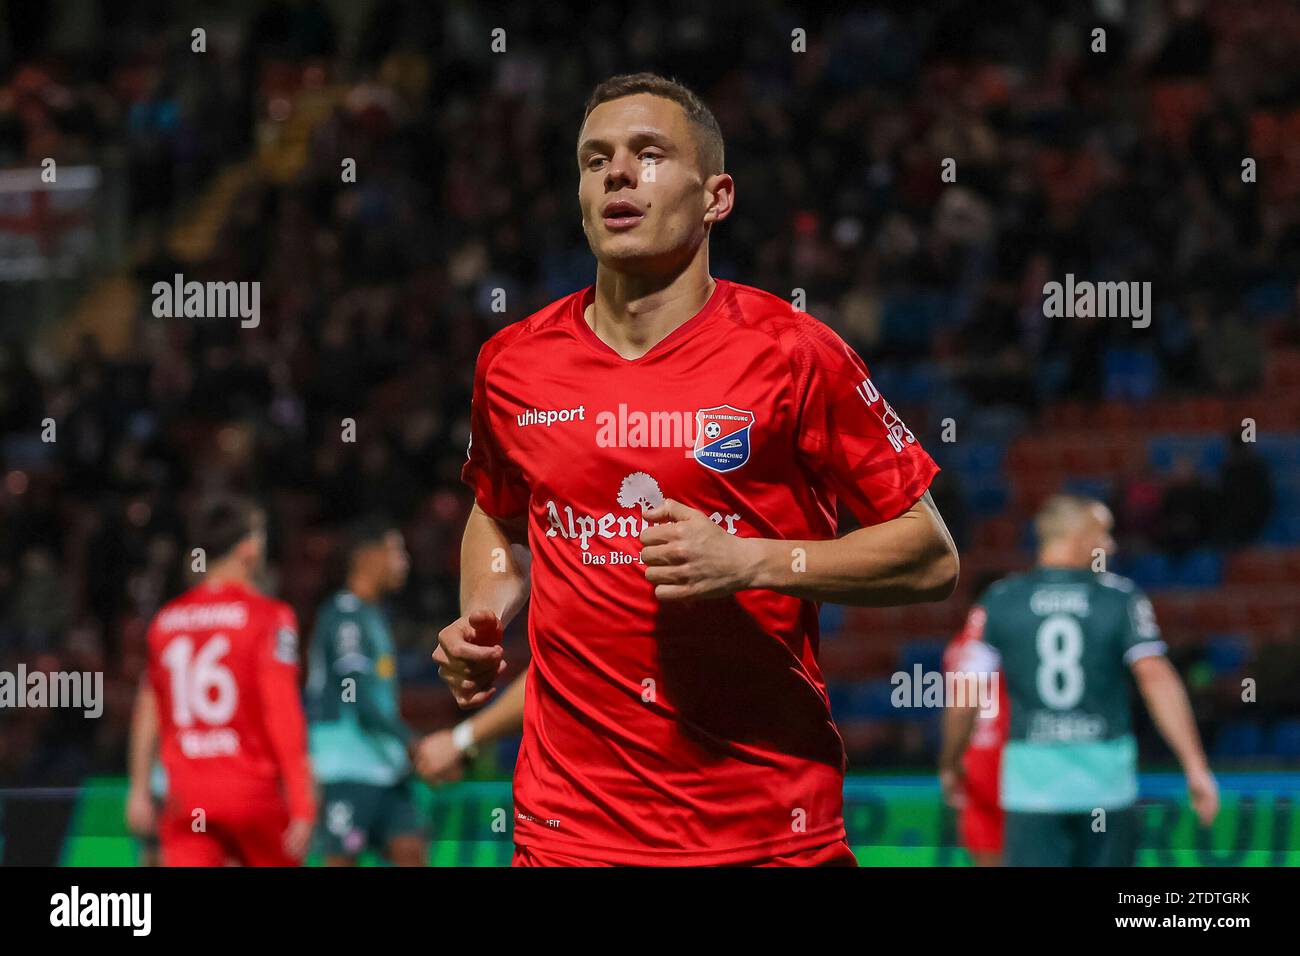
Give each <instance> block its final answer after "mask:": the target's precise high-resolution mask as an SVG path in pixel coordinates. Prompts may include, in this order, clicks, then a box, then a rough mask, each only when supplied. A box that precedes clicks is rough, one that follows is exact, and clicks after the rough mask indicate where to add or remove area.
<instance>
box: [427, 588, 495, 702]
mask: <svg viewBox="0 0 1300 956" xmlns="http://www.w3.org/2000/svg"><path fill="white" fill-rule="evenodd" d="M501 637H502V630H501V619H500V618H498V617H497V616H496V613H495V612H494V611H489V610H479V611H471V612H470V613H468V614H466V615H464V616H463V617H459V618H457V619H456V620H455V621H453V622H452V623H451V624H449V625H447V626H446V627H444V628H443V629H442V630H441V631H439V632H438V649H437V650H436V651H434V652H433V660H434V663H436V664H437V665H438V676H440V677H441V678H442V679H443V680H444V681H446V682H447V686H448V687H450V688H451V694H452V696H453V697H455V698H456V703H457V704H459V705H460V706H461V707H462V708H469V707H477V706H479V705H480V704H482V703H485V702H486V701H487V700H488V699H490V698H491V697H492V695H493V694H495V693H496V688H495V687H493V686H492V685H493V684H494V683H496V679H497V678H498V677H500V676H501V673H502V671H504V670H505V669H506V660H505V651H504V650H503V649H502V647H501Z"/></svg>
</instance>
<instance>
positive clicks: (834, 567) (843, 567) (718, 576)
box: [641, 492, 958, 606]
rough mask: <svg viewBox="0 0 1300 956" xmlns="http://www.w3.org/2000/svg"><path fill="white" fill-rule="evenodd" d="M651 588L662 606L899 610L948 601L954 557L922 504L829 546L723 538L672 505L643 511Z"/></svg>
mask: <svg viewBox="0 0 1300 956" xmlns="http://www.w3.org/2000/svg"><path fill="white" fill-rule="evenodd" d="M645 516H646V519H647V520H648V521H650V522H652V524H651V525H650V526H649V527H648V528H646V530H645V531H644V532H642V534H641V543H642V545H643V548H642V552H641V560H642V561H643V562H644V563H645V565H646V572H645V574H646V580H648V581H649V582H650V583H651V584H653V585H655V596H656V597H657V598H659V600H661V601H680V600H690V599H702V598H717V597H723V596H725V595H728V594H734V593H735V592H737V591H744V590H748V589H751V588H765V589H767V590H772V591H779V592H781V593H782V594H789V595H792V596H794V597H798V598H804V599H806V600H813V601H832V602H835V603H837V604H851V605H859V606H895V605H899V604H913V603H921V602H925V601H942V600H944V599H945V598H947V597H948V596H949V595H950V594H952V592H953V588H954V587H956V584H957V571H958V558H957V548H956V546H955V545H954V544H953V541H952V537H951V535H949V534H948V529H947V527H946V526H945V525H944V523H943V518H941V517H940V515H939V511H938V509H937V508H935V506H934V502H933V501H932V500H931V499H930V493H929V492H926V493H925V495H924V496H923V497H922V498H921V500H920V501H918V502H917V503H916V504H915V505H913V506H912V508H910V509H909V510H908V511H906V512H904V513H903V514H902V515H900V516H899V517H897V518H895V519H893V520H892V521H885V522H882V523H880V524H877V525H872V526H870V527H866V528H860V529H858V530H857V531H853V532H851V533H849V534H846V535H844V536H843V537H841V538H837V539H834V540H830V541H783V540H777V539H769V538H742V537H738V536H736V535H730V534H727V532H726V531H725V530H723V529H722V527H721V526H719V525H718V524H716V523H714V522H713V521H712V520H710V518H709V517H708V516H707V515H705V514H704V513H703V512H700V511H696V510H695V509H693V508H688V507H686V506H685V505H683V504H681V503H680V502H677V501H673V500H671V499H669V500H667V501H665V502H664V503H663V505H661V506H659V507H657V508H647V509H646V511H645Z"/></svg>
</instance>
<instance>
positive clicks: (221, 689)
mask: <svg viewBox="0 0 1300 956" xmlns="http://www.w3.org/2000/svg"><path fill="white" fill-rule="evenodd" d="M264 524H265V519H264V516H263V515H262V513H261V512H260V511H259V510H258V509H256V508H254V507H253V506H251V505H248V504H246V503H242V502H235V503H222V504H218V505H216V506H215V507H213V508H212V509H210V510H209V512H208V513H207V514H206V515H205V516H204V520H203V525H202V529H201V531H200V533H199V535H198V540H197V542H196V543H197V544H198V545H199V546H200V547H202V548H203V551H204V554H205V558H206V564H207V570H206V572H205V573H204V574H203V583H201V584H199V585H198V586H197V587H194V588H192V589H191V590H189V591H187V592H186V593H185V594H183V595H181V596H180V597H178V598H176V599H175V600H174V601H171V602H170V603H168V604H167V605H165V606H164V607H163V608H162V609H161V610H160V611H159V612H158V615H157V616H156V617H155V618H154V620H153V622H152V623H151V624H150V627H149V668H148V671H147V673H146V675H145V678H144V680H143V681H142V683H141V687H140V692H139V695H140V696H139V700H138V701H137V704H136V714H135V719H134V720H133V723H132V741H131V767H130V776H131V786H130V793H129V796H128V800H127V816H128V822H129V824H130V825H131V828H132V829H133V830H135V831H136V832H137V833H139V832H142V831H145V830H147V829H148V826H149V824H150V822H151V817H152V814H153V809H152V803H151V802H150V796H149V770H150V761H151V758H152V755H153V752H154V750H155V748H156V747H157V746H158V744H159V742H161V756H162V764H163V768H164V769H165V770H166V772H167V800H166V804H165V806H164V808H163V811H162V819H161V820H159V821H158V833H159V839H160V842H161V850H162V862H163V865H164V866H222V865H225V864H228V863H232V862H233V863H238V864H242V865H245V866H296V865H298V864H299V863H300V862H301V860H302V856H303V854H304V853H305V852H306V848H307V845H308V841H309V839H310V837H311V833H312V825H313V822H314V820H315V817H316V800H315V796H314V794H313V789H312V780H311V773H310V769H309V763H308V758H307V730H306V721H305V718H304V716H303V709H302V701H301V697H300V691H299V682H298V665H299V662H298V625H297V621H296V619H295V617H294V613H293V610H292V609H291V608H290V607H289V606H288V605H287V604H285V603H283V602H282V601H277V600H274V599H272V598H269V597H267V596H265V595H263V594H260V593H259V592H258V591H257V590H256V589H255V588H254V587H253V583H252V582H253V580H254V578H255V577H256V576H257V574H258V572H259V570H260V569H261V566H262V562H263V558H264V553H265V540H266V533H265V527H264Z"/></svg>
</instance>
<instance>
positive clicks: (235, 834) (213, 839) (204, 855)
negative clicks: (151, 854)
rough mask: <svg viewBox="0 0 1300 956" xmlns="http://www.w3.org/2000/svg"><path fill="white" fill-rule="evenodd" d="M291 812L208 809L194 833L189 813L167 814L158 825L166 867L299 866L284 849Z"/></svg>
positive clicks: (279, 807)
mask: <svg viewBox="0 0 1300 956" xmlns="http://www.w3.org/2000/svg"><path fill="white" fill-rule="evenodd" d="M288 825H289V811H288V810H287V809H286V808H285V807H284V805H283V804H271V805H269V806H266V805H263V806H261V807H259V808H258V812H257V813H256V814H251V813H247V812H237V813H220V812H209V813H207V816H206V819H204V820H203V829H202V830H201V831H198V832H195V830H194V826H195V821H194V819H193V817H191V816H190V815H189V814H185V815H181V814H176V813H171V814H168V815H167V816H165V817H164V818H163V820H162V821H161V822H160V823H159V826H158V842H159V845H160V849H161V851H162V864H163V866H227V865H230V864H237V865H239V866H298V865H299V864H300V861H299V860H296V859H294V858H293V857H291V856H289V854H288V853H286V852H285V850H284V831H285V828H286V827H287V826H288Z"/></svg>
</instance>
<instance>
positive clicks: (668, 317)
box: [434, 74, 957, 866]
mask: <svg viewBox="0 0 1300 956" xmlns="http://www.w3.org/2000/svg"><path fill="white" fill-rule="evenodd" d="M521 161H523V160H522V159H521ZM577 163H578V173H579V180H578V202H579V206H580V207H581V212H582V225H583V229H584V231H585V232H586V235H587V239H588V242H589V244H590V246H591V249H592V252H593V253H594V255H595V258H596V261H597V268H596V281H595V284H594V286H591V287H589V288H587V289H584V290H583V291H581V292H577V293H574V294H573V295H569V296H566V297H565V298H563V299H560V300H559V301H557V302H555V303H552V304H551V305H549V306H547V307H546V308H544V309H542V310H541V311H540V312H537V313H535V314H534V315H532V316H530V317H528V318H526V319H524V320H523V321H520V322H517V323H515V324H513V325H510V326H508V327H507V328H505V329H503V330H502V331H501V332H499V333H498V334H497V335H495V336H493V338H492V339H491V340H490V341H489V342H488V343H487V344H486V345H485V346H484V347H483V349H482V351H481V352H480V354H479V358H478V365H477V370H476V373H475V383H474V394H473V406H472V413H471V441H470V448H469V456H468V461H467V462H466V464H465V467H464V471H463V477H464V479H465V480H466V481H467V482H468V483H469V485H470V486H471V487H472V488H473V489H474V494H475V499H476V504H475V506H474V508H473V510H472V512H471V515H470V518H469V521H468V523H467V525H466V528H465V533H464V538H463V541H462V550H461V610H462V611H463V612H464V616H462V617H461V618H459V619H458V620H457V621H455V622H454V623H452V624H451V625H449V626H448V627H446V628H444V629H443V630H442V631H441V632H440V634H439V648H438V650H437V651H436V652H435V655H434V657H435V660H436V661H437V662H438V664H439V665H440V672H441V674H442V676H443V678H444V680H446V681H447V682H448V684H449V685H450V686H451V689H452V691H453V693H454V694H455V697H456V699H457V701H458V702H459V703H460V705H461V706H462V707H474V706H477V705H478V704H480V703H482V702H483V701H485V700H486V699H487V698H488V697H489V696H491V695H492V693H493V692H494V688H493V687H492V684H493V682H494V681H495V680H496V678H497V676H498V675H499V674H500V673H502V672H503V671H504V669H505V667H506V661H505V658H504V653H503V651H502V648H501V646H500V640H501V633H502V627H503V625H504V624H505V623H506V622H507V621H509V619H510V618H511V617H512V615H514V614H515V613H516V612H518V611H519V609H520V608H521V606H522V605H523V604H524V602H525V601H526V600H531V602H532V603H531V608H530V611H529V621H528V623H529V642H530V645H531V650H532V659H531V664H530V666H529V669H528V677H527V687H526V690H525V694H524V732H523V743H522V746H521V749H520V754H519V758H518V761H517V764H516V768H515V780H514V800H515V831H514V838H515V844H516V853H515V863H516V865H524V866H537V865H543V866H544V865H566V864H573V865H578V864H582V865H594V864H607V865H613V864H633V865H728V864H745V865H755V864H773V865H811V864H845V865H853V862H854V859H853V855H852V853H851V851H850V850H849V847H848V845H847V843H846V842H845V830H844V821H843V815H842V805H843V781H844V767H845V756H844V745H843V741H842V740H841V739H840V735H839V732H838V731H837V730H836V727H835V724H834V723H833V721H832V720H831V714H830V708H829V705H828V701H827V696H826V689H825V684H824V681H823V679H822V675H821V671H820V669H819V667H818V664H817V646H818V631H817V602H819V601H837V602H841V603H846V604H859V605H896V604H905V603H908V602H918V601H934V600H942V599H944V598H946V597H947V596H948V595H949V594H950V593H951V591H952V589H953V586H954V583H955V580H956V576H957V555H956V550H955V548H954V547H953V544H952V541H951V538H950V537H949V535H948V533H947V530H946V528H945V527H944V525H943V522H942V520H941V518H940V517H939V515H938V513H937V512H936V510H935V508H934V506H933V504H932V502H931V501H930V499H929V495H928V493H927V489H928V487H929V485H930V482H931V480H932V478H933V477H934V475H935V473H936V471H937V470H938V469H937V468H936V466H935V464H934V463H933V462H932V461H931V460H930V457H929V456H928V455H927V454H926V453H925V452H924V451H923V450H922V449H921V447H920V446H919V445H918V444H917V442H916V439H915V437H914V436H913V435H912V433H911V432H910V431H909V430H908V429H907V427H906V425H904V424H903V422H902V421H901V420H900V419H899V417H898V415H896V414H895V413H894V410H893V409H892V408H891V407H890V406H889V404H888V403H887V402H886V401H885V400H884V398H883V397H882V396H881V395H880V393H879V392H878V391H877V390H876V388H875V386H874V385H873V384H872V382H871V378H870V376H869V375H868V373H867V369H866V367H865V366H864V365H863V363H862V361H861V360H860V359H859V358H858V357H857V356H856V355H855V354H854V353H853V351H852V350H851V349H849V347H848V346H847V345H845V343H844V342H843V341H842V340H841V339H840V338H839V337H838V336H837V335H835V333H834V332H832V331H831V330H830V329H829V328H827V327H826V326H825V325H823V324H821V323H820V322H818V321H817V320H815V319H813V318H811V317H810V316H808V315H806V314H804V313H803V312H801V311H799V310H797V309H795V308H793V307H792V306H791V304H790V303H788V302H786V301H784V300H782V299H779V298H777V297H775V296H773V295H769V294H768V293H766V292H761V291H759V290H757V289H753V288H749V287H746V286H743V285H739V284H737V283H734V282H728V281H722V280H715V279H714V278H713V277H711V276H710V274H709V257H708V250H709V245H708V238H709V233H710V231H711V230H712V229H713V227H714V226H715V225H717V224H718V223H720V222H721V221H722V220H724V219H725V218H726V217H727V215H728V214H729V213H730V212H731V209H732V201H733V195H734V184H733V182H732V179H731V177H730V176H728V175H727V174H726V173H725V172H724V171H723V144H722V136H721V133H720V132H719V129H718V125H717V122H716V120H715V119H714V118H713V116H712V114H711V113H710V112H709V110H708V108H707V107H705V106H704V104H703V103H701V102H700V101H699V99H698V98H697V97H695V95H694V94H692V93H691V92H690V91H688V90H686V89H685V88H684V87H682V86H680V85H678V84H676V83H673V82H671V81H668V80H665V79H663V78H661V77H656V76H653V75H649V74H637V75H633V76H624V77H615V78H613V79H611V80H609V81H606V82H605V83H603V84H601V85H600V86H599V87H597V89H596V90H595V92H594V93H593V95H592V98H591V100H590V101H589V103H588V109H587V112H586V116H585V118H584V121H583V124H582V128H581V130H580V133H579V136H578V144H577ZM837 502H843V503H844V504H845V505H846V506H847V507H848V509H849V510H850V511H852V512H853V514H854V515H855V516H856V517H857V519H858V521H859V522H860V523H861V524H862V526H863V527H862V528H860V529H859V530H856V531H853V532H851V533H849V534H846V535H844V536H842V537H838V538H837V537H836V534H837V526H836V505H837ZM524 548H526V549H527V550H528V552H530V554H531V556H530V558H529V559H528V560H527V561H525V560H523V559H522V550H521V549H524Z"/></svg>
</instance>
